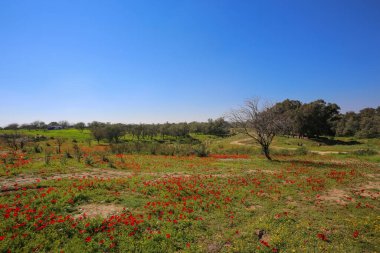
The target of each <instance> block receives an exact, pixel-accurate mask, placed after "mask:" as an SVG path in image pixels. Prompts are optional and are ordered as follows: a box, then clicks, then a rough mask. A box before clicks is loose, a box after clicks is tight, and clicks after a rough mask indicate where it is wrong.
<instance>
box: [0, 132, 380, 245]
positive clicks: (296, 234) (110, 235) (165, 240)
mask: <svg viewBox="0 0 380 253" xmlns="http://www.w3.org/2000/svg"><path fill="white" fill-rule="evenodd" d="M46 133H48V134H51V135H47V134H45V133H41V134H44V135H46V136H49V137H55V138H56V137H59V136H64V137H66V138H69V139H70V140H68V141H66V142H65V143H64V145H63V146H62V153H59V154H58V153H56V152H55V150H56V143H55V141H54V139H48V140H44V141H41V142H40V143H39V144H40V146H41V147H42V150H41V151H39V152H34V150H35V149H34V146H33V145H34V144H33V145H32V144H30V146H27V147H26V148H25V149H24V151H25V152H21V151H11V150H9V148H8V147H6V146H5V145H4V144H3V145H2V146H1V147H0V158H1V159H0V176H1V177H0V184H1V193H0V216H1V217H2V221H1V224H0V252H7V251H8V250H9V251H10V252H61V251H63V252H129V251H133V252H168V251H169V252H379V251H380V248H379V245H380V237H379V234H380V217H379V208H380V204H379V197H380V166H379V155H378V154H377V155H376V154H375V155H368V156H366V155H364V156H358V155H354V153H347V154H334V153H326V154H324V155H320V154H316V153H306V154H298V153H296V152H294V153H292V152H291V151H293V149H294V150H297V149H298V148H299V146H298V145H297V143H298V142H301V141H302V142H303V145H304V146H306V147H307V149H308V150H311V151H313V150H315V151H337V152H353V151H355V150H361V149H367V148H369V149H371V150H376V151H379V140H378V139H372V140H369V139H368V140H352V141H357V142H359V143H355V144H352V145H346V144H345V142H348V141H351V140H347V139H342V140H341V141H342V142H341V143H340V144H334V145H332V144H331V145H325V144H323V145H318V143H317V142H315V141H312V140H299V139H293V138H287V137H279V138H275V141H274V143H273V146H274V147H275V148H274V149H275V150H288V151H289V152H288V153H286V152H282V151H281V152H278V153H276V152H274V161H267V160H266V159H265V158H264V156H262V155H261V154H260V153H259V151H258V148H256V147H253V148H251V146H250V145H237V144H236V142H240V141H241V140H242V139H244V138H246V137H244V136H239V135H238V136H233V137H229V138H214V137H211V136H196V135H193V138H196V139H200V140H201V141H203V142H204V143H206V144H207V146H208V147H209V148H210V150H211V151H212V153H211V154H210V155H209V156H208V157H196V156H163V155H151V154H114V153H112V152H111V151H110V150H109V147H108V145H107V144H104V143H103V144H101V145H95V142H93V144H92V145H91V146H89V145H88V144H87V143H86V141H85V140H86V139H87V138H88V136H87V135H88V132H83V133H82V132H80V131H77V130H58V131H47V132H46ZM72 139H76V140H77V141H78V146H79V152H80V154H79V155H78V156H76V155H75V152H74V149H73V145H74V143H72V142H71V140H72ZM234 142H235V143H234ZM47 143H48V144H47ZM243 143H244V144H249V143H250V142H249V141H243ZM46 150H51V151H54V152H51V153H49V152H46ZM244 151H246V153H244ZM234 152H235V153H234ZM68 154H70V156H68Z"/></svg>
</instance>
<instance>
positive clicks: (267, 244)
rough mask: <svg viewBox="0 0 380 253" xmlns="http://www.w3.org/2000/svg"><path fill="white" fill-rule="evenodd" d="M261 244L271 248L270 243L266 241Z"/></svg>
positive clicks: (261, 241)
mask: <svg viewBox="0 0 380 253" xmlns="http://www.w3.org/2000/svg"><path fill="white" fill-rule="evenodd" d="M260 243H261V244H262V245H264V246H265V247H268V248H269V247H270V246H269V243H268V242H266V241H264V240H260Z"/></svg>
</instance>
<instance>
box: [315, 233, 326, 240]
mask: <svg viewBox="0 0 380 253" xmlns="http://www.w3.org/2000/svg"><path fill="white" fill-rule="evenodd" d="M317 237H318V238H319V239H321V240H322V241H327V237H326V235H325V234H322V233H319V234H317Z"/></svg>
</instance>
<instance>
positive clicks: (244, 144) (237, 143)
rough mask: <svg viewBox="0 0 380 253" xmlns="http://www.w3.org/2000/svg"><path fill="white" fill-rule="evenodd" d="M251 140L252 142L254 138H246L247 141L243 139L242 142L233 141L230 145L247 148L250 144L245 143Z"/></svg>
mask: <svg viewBox="0 0 380 253" xmlns="http://www.w3.org/2000/svg"><path fill="white" fill-rule="evenodd" d="M250 140H252V138H246V139H242V140H236V141H231V142H230V144H231V145H239V146H246V145H248V144H247V143H244V142H247V141H250Z"/></svg>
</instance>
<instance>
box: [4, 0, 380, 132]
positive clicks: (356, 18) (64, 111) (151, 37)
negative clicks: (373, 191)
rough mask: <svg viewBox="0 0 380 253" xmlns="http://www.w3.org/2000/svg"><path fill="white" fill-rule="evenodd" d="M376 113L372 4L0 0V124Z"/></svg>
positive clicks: (359, 0) (363, 0) (376, 21)
mask: <svg viewBox="0 0 380 253" xmlns="http://www.w3.org/2000/svg"><path fill="white" fill-rule="evenodd" d="M257 96H258V97H262V98H265V99H267V100H271V101H273V102H276V101H281V100H283V99H285V98H291V99H298V100H301V101H303V102H310V101H312V100H315V99H318V98H323V99H325V100H326V101H328V102H335V103H337V104H339V105H340V106H341V108H342V111H348V110H355V111H357V110H359V109H361V108H363V107H377V106H379V105H380V1H379V0H356V1H352V0H341V1H338V0H317V1H311V0H310V1H309V0H298V1H297V0H294V1H293V0H278V1H274V0H273V1H272V0H261V1H255V0H246V1H244V0H240V1H235V0H228V1H224V0H215V1H211V0H173V1H167V0H162V1H157V0H152V1H144V0H141V1H140V0H133V1H127V0H120V1H115V0H103V1H95V0H88V1H84V0H72V1H68V0H58V1H51V0H47V1H39V0H33V1H29V0H28V1H20V0H1V1H0V125H6V124H8V123H12V122H18V123H29V122H31V121H34V120H43V121H45V122H47V123H48V122H50V121H59V120H68V121H70V122H78V121H84V122H89V121H92V120H99V121H110V122H126V123H129V122H135V123H139V122H165V121H172V122H177V121H192V120H200V121H203V120H207V119H208V118H215V117H218V116H221V115H223V114H224V113H225V112H227V111H229V110H230V109H231V108H233V107H236V106H238V105H240V104H242V103H243V101H244V100H245V99H247V98H250V97H257Z"/></svg>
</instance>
